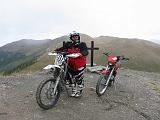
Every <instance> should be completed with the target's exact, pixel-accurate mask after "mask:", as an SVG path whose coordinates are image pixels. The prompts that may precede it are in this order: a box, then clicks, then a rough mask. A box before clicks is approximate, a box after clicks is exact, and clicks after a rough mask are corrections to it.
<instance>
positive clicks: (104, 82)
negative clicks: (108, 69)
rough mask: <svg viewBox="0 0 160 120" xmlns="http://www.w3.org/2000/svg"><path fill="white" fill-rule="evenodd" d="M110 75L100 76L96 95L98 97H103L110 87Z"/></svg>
mask: <svg viewBox="0 0 160 120" xmlns="http://www.w3.org/2000/svg"><path fill="white" fill-rule="evenodd" d="M108 77H109V75H104V74H102V75H100V77H99V79H98V82H97V86H96V93H97V95H98V96H101V95H103V94H104V93H105V91H106V90H107V88H108V86H109V80H108Z"/></svg>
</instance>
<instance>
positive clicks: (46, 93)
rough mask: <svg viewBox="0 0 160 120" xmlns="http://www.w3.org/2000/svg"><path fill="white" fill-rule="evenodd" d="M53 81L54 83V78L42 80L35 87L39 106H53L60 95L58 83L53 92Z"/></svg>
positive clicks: (47, 107) (48, 107)
mask: <svg viewBox="0 0 160 120" xmlns="http://www.w3.org/2000/svg"><path fill="white" fill-rule="evenodd" d="M55 83H56V80H55V79H48V80H43V81H42V82H41V83H40V84H39V86H38V88H37V92H36V100H37V103H38V105H39V106H40V107H41V108H43V109H45V110H48V109H50V108H52V107H54V106H55V104H56V103H57V101H58V99H59V97H60V91H61V89H60V85H59V84H58V86H57V89H56V90H55V93H54V89H55Z"/></svg>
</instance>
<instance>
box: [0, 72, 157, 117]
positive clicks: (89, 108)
mask: <svg viewBox="0 0 160 120" xmlns="http://www.w3.org/2000/svg"><path fill="white" fill-rule="evenodd" d="M98 77H99V75H98V74H93V73H86V74H85V89H84V94H83V96H82V97H81V98H72V97H68V96H67V94H66V93H65V92H64V93H63V94H61V97H60V100H59V101H58V103H57V105H56V106H55V107H54V108H52V109H50V110H43V109H41V108H40V107H39V106H38V104H37V103H36V99H35V93H36V88H37V86H38V84H39V82H40V81H42V80H43V79H46V76H45V75H44V74H42V73H37V74H33V75H17V76H8V77H0V120H159V119H160V74H156V73H147V72H139V71H133V70H124V69H122V70H121V71H120V75H119V79H117V81H116V84H115V85H114V86H112V87H110V88H109V89H108V90H107V91H106V93H105V94H104V95H103V96H102V97H98V96H97V95H96V92H95V86H96V83H97V79H98Z"/></svg>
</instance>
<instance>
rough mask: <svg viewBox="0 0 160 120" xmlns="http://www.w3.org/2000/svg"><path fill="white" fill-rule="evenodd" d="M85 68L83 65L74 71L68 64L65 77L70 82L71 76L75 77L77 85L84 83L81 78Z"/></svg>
mask: <svg viewBox="0 0 160 120" xmlns="http://www.w3.org/2000/svg"><path fill="white" fill-rule="evenodd" d="M85 68H86V66H84V68H83V69H81V70H78V71H74V70H73V69H71V68H70V67H69V66H68V71H67V74H66V79H67V80H69V82H70V84H72V83H73V81H72V78H73V77H75V79H76V81H75V82H76V83H77V84H78V85H82V84H84V82H83V78H84V71H85Z"/></svg>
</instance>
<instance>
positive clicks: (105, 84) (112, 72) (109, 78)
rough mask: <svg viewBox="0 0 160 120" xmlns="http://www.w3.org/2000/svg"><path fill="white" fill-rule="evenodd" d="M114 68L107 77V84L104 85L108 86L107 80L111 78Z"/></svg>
mask: <svg viewBox="0 0 160 120" xmlns="http://www.w3.org/2000/svg"><path fill="white" fill-rule="evenodd" d="M113 71H114V67H113V68H112V70H111V72H110V73H109V76H108V78H107V83H106V84H105V85H108V83H109V80H110V79H111V76H112V75H113Z"/></svg>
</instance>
